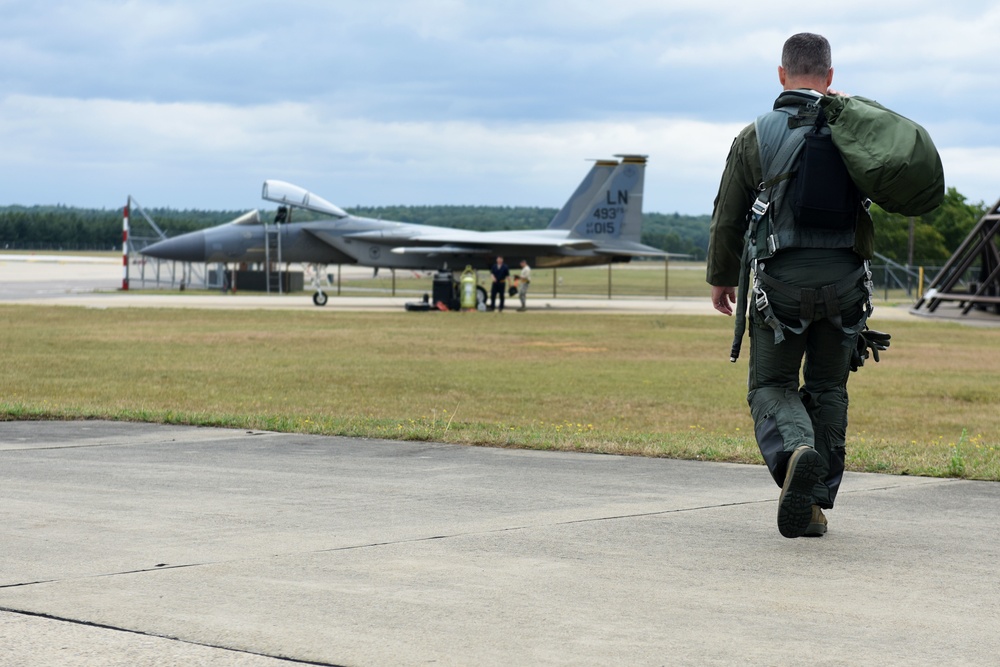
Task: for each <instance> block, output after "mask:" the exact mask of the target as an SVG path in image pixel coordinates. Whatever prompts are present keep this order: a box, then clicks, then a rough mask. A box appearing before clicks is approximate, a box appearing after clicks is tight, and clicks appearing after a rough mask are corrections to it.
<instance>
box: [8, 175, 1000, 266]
mask: <svg viewBox="0 0 1000 667" xmlns="http://www.w3.org/2000/svg"><path fill="white" fill-rule="evenodd" d="M348 210H349V211H350V212H351V213H352V214H354V215H359V216H364V217H370V218H381V219H385V220H400V221H405V222H413V223H418V224H424V225H437V226H441V227H455V228H458V229H470V230H478V231H500V230H519V229H541V228H544V227H545V226H547V225H548V224H549V221H550V220H552V218H553V217H554V216H555V214H556V213H557V209H554V208H536V207H510V206H377V207H365V206H358V207H355V208H352V209H348ZM145 212H146V214H147V215H149V217H150V218H152V219H153V221H154V222H155V223H156V224H157V226H158V227H160V228H161V229H162V230H163V231H164V232H166V233H167V235H168V236H177V235H178V234H183V233H185V232H189V231H194V230H196V229H203V228H205V227H211V226H214V225H220V224H223V223H225V222H228V221H230V220H233V219H234V218H237V217H238V216H240V215H241V214H242V213H244V212H243V211H204V210H195V209H184V210H179V209H169V208H154V209H146V211H145ZM985 212H986V206H985V204H983V203H982V202H980V203H976V204H973V203H969V202H968V201H967V200H966V198H965V197H964V196H963V195H961V194H960V193H959V192H958V191H957V190H955V189H954V188H948V191H947V193H946V194H945V199H944V202H943V203H942V205H941V206H939V207H938V208H936V209H935V210H934V211H932V212H930V213H928V214H926V215H923V216H920V217H918V218H913V219H911V218H907V217H905V216H901V215H898V214H892V213H887V212H886V211H883V210H882V209H880V208H879V207H877V206H874V205H873V206H872V210H871V213H872V218H873V220H874V222H875V249H876V251H878V252H879V253H881V254H883V255H885V256H887V257H889V258H890V259H892V260H894V261H897V262H899V263H900V264H907V263H910V264H914V265H925V266H933V265H940V264H942V263H944V262H945V261H946V260H947V259H948V258H949V257H950V256H951V254H952V253H953V252H954V251H955V249H956V248H957V247H958V246H959V244H960V243H961V242H962V241H963V240H964V239H965V237H966V236H968V234H969V232H970V231H971V230H972V227H973V226H974V225H975V224H976V222H978V221H979V219H980V218H981V217H982V216H983V214H984V213H985ZM122 214H123V211H122V209H120V208H116V209H85V208H73V207H68V206H30V207H26V206H6V207H0V248H5V249H31V250H58V249H63V250H80V249H84V250H94V249H101V250H121V242H122ZM274 215H275V211H274V210H269V211H268V210H264V211H261V217H262V218H264V219H268V220H271V219H273V218H274ZM293 215H294V220H303V219H316V218H318V217H320V216H317V215H314V214H310V213H308V212H305V211H300V210H296V211H294V214H293ZM132 221H133V228H134V229H136V230H138V229H141V228H142V227H143V226H145V225H144V223H143V221H142V219H141V216H140V215H138V214H137V213H136V212H133V214H132ZM710 222H711V216H708V215H700V216H691V215H680V214H679V213H673V214H664V213H644V214H643V229H642V242H643V243H645V244H646V245H649V246H652V247H654V248H659V249H661V250H665V251H667V252H671V253H682V254H687V255H690V256H691V257H692V259H696V260H701V259H704V258H705V255H706V251H707V249H708V236H709V224H710ZM911 228H912V232H911ZM911 259H912V261H910V260H911Z"/></svg>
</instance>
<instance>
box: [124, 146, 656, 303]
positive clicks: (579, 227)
mask: <svg viewBox="0 0 1000 667" xmlns="http://www.w3.org/2000/svg"><path fill="white" fill-rule="evenodd" d="M616 157H617V158H620V159H616V160H598V161H596V162H595V163H594V165H593V166H592V167H591V169H590V171H589V172H588V173H587V175H586V177H585V178H584V179H583V181H582V182H581V183H580V185H579V186H578V187H577V189H576V191H575V192H574V193H573V195H572V196H571V197H570V198H569V200H568V201H567V202H566V204H565V205H564V206H563V207H562V209H560V211H559V212H558V213H557V214H556V215H555V217H554V218H553V219H552V221H551V222H550V223H549V225H548V227H546V228H545V229H535V230H520V231H499V232H479V231H469V230H462V229H455V228H449V227H436V226H432V225H420V224H413V223H406V222H394V221H388V220H374V219H371V218H362V217H357V216H353V215H351V214H349V213H347V212H346V211H344V210H343V209H341V208H339V207H337V206H335V205H333V204H331V203H330V202H328V201H326V200H325V199H323V198H322V197H318V196H316V195H314V194H313V193H311V192H308V191H307V190H304V189H303V188H300V187H298V186H296V185H292V184H291V183H286V182H283V181H277V180H267V181H265V182H264V186H263V191H262V194H261V196H262V198H263V199H264V200H266V201H270V202H275V203H278V204H280V206H279V208H278V211H277V214H276V217H275V221H274V222H275V224H272V225H268V224H265V223H264V222H262V220H261V218H260V214H259V212H258V211H250V212H248V213H246V214H244V215H242V216H240V217H239V218H237V219H235V220H233V221H232V222H229V223H226V224H224V225H220V226H218V227H212V228H209V229H204V230H199V231H196V232H190V233H188V234H183V235H181V236H178V237H176V238H170V239H166V240H163V241H160V242H158V243H154V244H152V245H150V246H148V247H146V248H145V249H143V250H142V251H141V252H142V253H143V254H144V255H148V256H150V257H156V258H160V259H167V260H175V261H183V262H206V263H208V262H247V263H254V262H279V263H281V262H284V263H292V262H296V263H303V264H316V265H326V264H356V265H360V266H367V267H374V268H391V269H414V270H439V271H440V270H445V271H453V272H458V271H461V270H463V269H464V268H465V267H467V266H468V267H472V268H473V269H475V270H482V269H488V268H489V267H490V266H491V265H492V264H493V263H494V260H495V258H496V257H497V256H498V255H502V256H503V257H504V258H506V259H507V261H508V262H509V263H511V264H512V265H516V264H518V263H519V262H520V260H522V259H525V260H527V261H528V264H529V265H531V266H533V267H538V268H551V267H568V266H593V265H599V264H609V263H618V262H628V261H631V260H632V258H634V257H659V258H665V257H667V256H668V254H667V253H666V252H664V251H662V250H659V249H657V248H653V247H651V246H647V245H643V244H642V243H640V241H639V239H640V234H641V230H642V191H643V183H644V178H645V168H646V156H644V155H619V156H616ZM296 208H300V209H304V210H307V211H311V212H313V213H319V214H322V215H324V216H327V217H326V218H325V219H321V220H311V221H305V222H293V221H292V220H291V217H292V211H293V210H294V209H296ZM320 273H321V271H316V272H314V275H320ZM322 273H325V272H322ZM315 287H316V294H315V295H314V297H313V301H314V303H316V305H324V304H325V303H326V295H325V294H324V293H323V291H322V288H321V287H320V285H319V284H316V286H315Z"/></svg>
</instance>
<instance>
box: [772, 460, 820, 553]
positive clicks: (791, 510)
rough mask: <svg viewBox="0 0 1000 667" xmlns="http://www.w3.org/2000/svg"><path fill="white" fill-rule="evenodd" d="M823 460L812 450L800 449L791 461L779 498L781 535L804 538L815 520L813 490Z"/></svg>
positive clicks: (779, 530) (789, 461)
mask: <svg viewBox="0 0 1000 667" xmlns="http://www.w3.org/2000/svg"><path fill="white" fill-rule="evenodd" d="M821 468H822V461H821V460H820V456H819V454H818V453H817V452H816V450H815V449H813V448H811V447H800V448H798V449H796V450H795V451H794V452H793V453H792V458H791V459H789V460H788V472H787V473H785V483H784V485H783V486H782V487H781V495H780V496H779V497H778V532H779V533H781V535H782V536H783V537H789V538H791V537H802V536H803V535H805V533H806V530H808V528H809V523H810V521H811V520H812V505H813V502H812V490H813V487H814V486H815V485H816V482H818V481H819V476H820V469H821Z"/></svg>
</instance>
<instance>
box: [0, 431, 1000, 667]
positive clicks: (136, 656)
mask: <svg viewBox="0 0 1000 667" xmlns="http://www.w3.org/2000/svg"><path fill="white" fill-rule="evenodd" d="M777 495H778V489H777V487H775V486H774V485H773V483H772V482H771V481H770V479H769V477H768V475H767V472H766V470H765V469H764V468H763V467H760V466H744V465H730V464H713V463H702V462H691V461H672V460H665V459H647V458H640V457H619V456H602V455H591V454H575V453H559V452H535V451H516V450H502V449H488V448H477V447H463V446H456V445H445V444H438V443H430V442H422V443H413V442H389V441H375V440H358V439H351V438H338V437H322V436H308V435H292V434H278V433H268V432H257V431H253V432H248V431H240V430H225V429H206V428H195V427H181V426H162V425H147V424H130V423H112V422H7V423H0V526H2V528H0V532H2V539H0V664H2V665H56V664H58V665H86V666H91V665H130V666H147V665H148V666H153V665H156V666H161V665H192V664H197V665H213V666H216V665H219V666H221V665H224V666H230V665H254V666H257V665H274V666H277V665H280V664H289V663H292V664H295V663H304V664H318V665H426V664H434V665H734V664H739V665H791V664H814V665H827V666H833V665H851V666H852V667H853V666H854V665H866V664H879V665H934V666H935V667H936V666H938V665H993V664H996V656H997V655H998V653H1000V637H998V634H997V632H996V630H997V619H998V618H1000V577H997V575H996V563H997V562H998V560H1000V538H998V537H997V531H996V525H997V516H998V515H1000V485H997V484H995V483H987V482H968V481H956V480H945V479H929V478H913V477H894V476H886V475H874V474H857V473H853V474H852V473H849V474H848V475H847V476H846V479H845V481H844V485H843V490H842V491H841V495H840V498H839V499H838V506H837V508H836V509H835V510H834V511H832V512H830V513H829V516H830V531H829V533H828V534H827V535H826V536H824V537H822V538H799V539H794V540H789V539H785V538H782V537H781V536H780V535H779V534H778V532H777V529H776V527H775V511H776V497H777Z"/></svg>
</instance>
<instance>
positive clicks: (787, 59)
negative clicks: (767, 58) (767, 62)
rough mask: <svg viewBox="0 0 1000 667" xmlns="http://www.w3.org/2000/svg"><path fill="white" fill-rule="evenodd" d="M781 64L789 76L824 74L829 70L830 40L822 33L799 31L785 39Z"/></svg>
mask: <svg viewBox="0 0 1000 667" xmlns="http://www.w3.org/2000/svg"><path fill="white" fill-rule="evenodd" d="M781 66H782V67H783V68H784V69H785V73H786V74H789V75H791V76H826V75H827V72H829V71H830V67H831V57H830V42H828V41H826V37H823V36H822V35H814V34H813V33H811V32H800V33H799V34H797V35H792V36H791V37H789V38H788V39H787V40H786V41H785V46H784V48H783V49H782V50H781Z"/></svg>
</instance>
